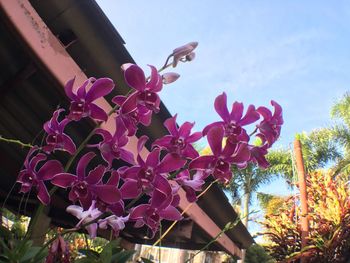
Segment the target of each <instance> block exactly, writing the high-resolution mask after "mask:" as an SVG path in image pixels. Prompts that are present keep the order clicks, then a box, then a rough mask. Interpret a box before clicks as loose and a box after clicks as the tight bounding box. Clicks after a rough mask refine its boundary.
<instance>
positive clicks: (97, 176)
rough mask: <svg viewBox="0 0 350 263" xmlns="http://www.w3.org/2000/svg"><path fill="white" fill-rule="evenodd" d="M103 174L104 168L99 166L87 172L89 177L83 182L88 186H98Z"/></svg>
mask: <svg viewBox="0 0 350 263" xmlns="http://www.w3.org/2000/svg"><path fill="white" fill-rule="evenodd" d="M105 172H106V167H105V166H104V165H102V164H100V165H98V166H97V167H96V168H95V169H93V170H92V171H90V172H89V175H88V176H87V177H86V179H85V181H86V182H87V183H88V184H92V185H95V184H98V183H100V182H101V180H102V177H103V175H104V173H105Z"/></svg>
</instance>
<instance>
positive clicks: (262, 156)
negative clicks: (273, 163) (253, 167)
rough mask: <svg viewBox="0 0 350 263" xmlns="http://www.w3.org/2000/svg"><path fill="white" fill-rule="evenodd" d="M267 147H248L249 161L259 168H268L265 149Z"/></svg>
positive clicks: (265, 145)
mask: <svg viewBox="0 0 350 263" xmlns="http://www.w3.org/2000/svg"><path fill="white" fill-rule="evenodd" d="M268 147H269V146H268V145H267V144H264V145H263V146H252V145H249V150H250V155H251V161H252V162H254V163H257V164H258V165H259V166H260V167H261V168H263V169H266V168H268V167H269V166H270V164H269V162H268V161H267V160H266V155H267V148H268Z"/></svg>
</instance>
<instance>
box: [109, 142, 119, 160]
mask: <svg viewBox="0 0 350 263" xmlns="http://www.w3.org/2000/svg"><path fill="white" fill-rule="evenodd" d="M111 149H112V152H113V155H114V157H115V158H117V159H118V158H119V157H120V151H119V146H118V144H116V143H113V144H112V146H111Z"/></svg>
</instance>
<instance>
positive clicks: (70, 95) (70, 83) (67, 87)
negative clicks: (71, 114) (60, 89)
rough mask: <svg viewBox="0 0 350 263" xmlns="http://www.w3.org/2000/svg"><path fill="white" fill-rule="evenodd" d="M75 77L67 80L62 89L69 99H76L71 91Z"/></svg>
mask: <svg viewBox="0 0 350 263" xmlns="http://www.w3.org/2000/svg"><path fill="white" fill-rule="evenodd" d="M74 81H75V77H74V78H72V79H71V80H68V81H67V83H66V85H65V86H64V91H65V92H66V95H67V96H68V98H70V99H71V100H77V96H76V95H75V94H74V93H73V85H74Z"/></svg>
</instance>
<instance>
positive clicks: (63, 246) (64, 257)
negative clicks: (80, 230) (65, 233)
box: [45, 235, 71, 263]
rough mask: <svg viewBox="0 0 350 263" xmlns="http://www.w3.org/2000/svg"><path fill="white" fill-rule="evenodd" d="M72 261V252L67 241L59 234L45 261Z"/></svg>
mask: <svg viewBox="0 0 350 263" xmlns="http://www.w3.org/2000/svg"><path fill="white" fill-rule="evenodd" d="M55 262H61V263H70V262H71V261H70V253H69V247H68V245H67V242H66V241H65V240H64V239H63V237H62V236H61V235H59V236H58V237H57V238H56V239H55V241H53V242H52V245H51V246H50V249H49V254H48V256H47V257H46V260H45V263H55Z"/></svg>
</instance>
